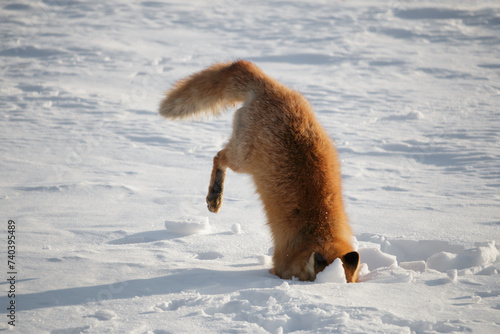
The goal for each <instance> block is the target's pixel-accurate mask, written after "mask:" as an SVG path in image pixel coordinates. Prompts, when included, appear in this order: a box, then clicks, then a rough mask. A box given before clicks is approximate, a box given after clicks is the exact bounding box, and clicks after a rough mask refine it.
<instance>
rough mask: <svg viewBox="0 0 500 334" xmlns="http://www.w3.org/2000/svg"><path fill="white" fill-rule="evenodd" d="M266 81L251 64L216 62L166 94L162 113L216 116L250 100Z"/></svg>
mask: <svg viewBox="0 0 500 334" xmlns="http://www.w3.org/2000/svg"><path fill="white" fill-rule="evenodd" d="M266 79H267V77H266V75H265V74H264V73H263V72H262V71H261V70H260V69H259V68H258V67H257V66H255V65H254V64H253V63H251V62H249V61H244V60H238V61H235V62H228V63H217V64H214V65H212V66H210V67H208V68H206V69H205V70H203V71H201V72H198V73H195V74H193V75H191V76H189V77H187V78H185V79H182V80H179V81H178V82H177V83H176V84H175V86H174V88H172V89H171V90H170V91H168V92H167V93H166V96H165V98H164V99H163V101H162V102H161V104H160V110H159V112H160V115H162V116H163V117H165V118H168V119H185V118H191V117H195V116H198V115H199V114H208V115H217V114H219V113H221V112H222V111H223V110H224V109H226V108H227V107H230V106H234V105H235V104H236V103H238V102H244V101H245V100H247V98H248V97H249V94H250V93H251V92H254V91H255V90H257V89H258V87H259V84H261V83H263V82H265V81H266ZM267 80H268V79H267Z"/></svg>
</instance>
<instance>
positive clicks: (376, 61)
mask: <svg viewBox="0 0 500 334" xmlns="http://www.w3.org/2000/svg"><path fill="white" fill-rule="evenodd" d="M0 21H1V22H2V23H1V24H0V36H1V40H2V43H0V65H1V66H0V71H1V75H0V82H1V84H0V110H1V113H0V141H1V145H0V157H1V159H0V171H1V178H0V222H2V224H3V226H4V228H2V229H0V230H1V231H2V232H1V233H2V236H1V237H0V240H1V241H0V245H1V246H0V248H1V249H3V250H2V254H5V255H4V260H5V261H3V263H4V264H3V265H2V266H1V267H2V271H3V274H4V277H6V276H7V272H8V268H7V261H6V257H7V223H8V221H9V220H13V221H15V224H16V270H17V274H16V282H15V289H16V297H15V302H16V313H15V314H16V322H15V324H16V326H15V327H12V326H10V325H9V324H8V322H7V321H8V320H9V318H8V317H7V316H6V315H8V312H9V310H7V307H8V305H9V303H10V301H11V298H9V297H8V294H7V291H8V290H9V288H10V283H9V282H6V281H4V282H3V283H1V284H2V286H3V288H2V290H3V291H4V292H2V293H1V294H0V306H1V307H0V309H1V310H2V311H1V314H0V316H1V318H0V330H8V329H10V330H12V331H13V332H17V333H51V334H62V333H64V334H68V333H155V334H160V333H186V332H191V333H200V332H203V333H220V332H228V333H268V332H270V333H289V332H296V333H305V332H329V333H371V332H383V333H453V332H475V333H499V332H500V317H499V310H500V279H499V277H500V276H499V270H500V259H499V253H498V245H499V242H500V230H499V229H500V192H499V188H500V135H499V134H500V94H499V92H500V60H499V58H498V55H499V54H500V5H499V4H498V2H497V1H489V0H477V1H468V2H456V1H452V0H445V1H439V2H428V1H420V0H419V1H411V2H410V1H383V0H374V1H349V2H341V1H320V0H310V1H293V0H285V1H260V0H257V1H251V2H243V1H227V0H218V1H210V2H208V1H207V2H205V1H189V2H188V1H177V0H172V1H121V0H111V1H105V2H99V1H85V2H84V1H65V0H63V1H55V0H46V1H28V0H20V1H19V0H16V1H10V0H9V1H3V2H2V4H1V5H0ZM238 58H243V59H248V60H251V61H253V62H255V63H256V64H257V65H258V66H260V67H261V68H262V69H263V70H264V71H266V72H267V73H268V74H269V75H271V76H273V77H274V78H276V79H278V80H279V81H281V82H283V83H284V84H286V85H288V86H290V87H292V88H294V89H297V90H299V91H301V92H302V93H303V94H304V95H305V96H306V97H307V98H308V99H309V100H310V102H311V104H312V105H313V107H314V109H315V111H316V112H317V115H318V118H319V120H320V122H321V123H322V124H323V125H324V126H325V128H326V130H327V132H328V133H329V134H330V135H331V137H332V139H334V140H335V141H336V145H337V148H338V151H339V155H340V158H341V163H342V176H343V190H344V198H345V203H346V208H347V212H348V214H349V217H350V221H351V225H352V228H353V230H354V232H355V237H356V240H355V242H356V244H357V246H358V249H359V252H360V254H361V261H362V262H363V265H362V271H361V277H360V283H357V284H346V283H343V281H342V277H341V276H342V275H341V274H342V272H341V270H339V269H340V268H341V267H340V266H341V264H340V261H337V262H335V263H334V264H333V265H331V266H330V267H328V268H327V269H326V270H325V271H324V272H323V273H322V274H320V275H318V280H317V281H316V282H300V281H297V280H291V281H284V280H281V279H279V278H277V277H275V276H273V275H272V274H270V273H269V269H270V268H271V265H272V263H271V255H272V249H270V247H272V241H271V238H270V235H269V230H268V227H267V225H266V224H265V222H266V221H265V215H264V213H263V209H262V205H261V203H260V202H259V199H258V196H257V195H256V194H255V192H254V187H253V185H252V181H251V179H250V177H248V176H246V175H240V174H235V173H232V172H228V175H227V178H226V184H225V194H224V195H225V197H224V205H223V207H222V209H221V211H220V212H219V213H218V214H217V215H215V214H211V213H209V212H208V210H207V209H206V203H205V196H206V191H207V186H208V181H209V177H210V171H211V164H212V158H213V156H214V155H215V154H216V152H217V151H218V150H220V149H221V148H222V147H223V145H224V143H225V142H226V141H227V139H228V138H229V134H230V132H231V117H232V112H231V111H228V112H227V113H226V114H225V115H224V116H222V117H220V118H217V119H203V120H197V121H190V122H169V121H165V120H163V119H161V117H160V116H159V115H158V113H157V108H158V104H159V101H160V100H161V98H162V95H163V92H164V91H165V90H166V89H168V88H169V87H171V85H172V84H173V83H174V82H175V81H176V80H178V79H180V78H183V77H185V76H187V75H189V74H191V73H193V72H194V71H199V70H201V69H202V68H204V67H206V66H208V65H210V64H212V63H214V62H217V61H224V60H227V59H238ZM339 274H340V275H339ZM7 277H8V276H7Z"/></svg>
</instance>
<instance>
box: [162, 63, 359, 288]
mask: <svg viewBox="0 0 500 334" xmlns="http://www.w3.org/2000/svg"><path fill="white" fill-rule="evenodd" d="M238 102H243V105H242V106H241V107H240V108H239V109H238V110H237V111H236V112H235V115H234V121H233V133H232V136H231V139H230V140H229V142H228V143H227V145H226V147H225V148H224V149H223V150H222V151H220V152H218V153H217V155H216V156H215V157H214V164H213V170H212V175H211V179H210V185H209V187H208V195H207V205H208V209H209V210H210V211H211V212H215V213H217V212H218V211H219V209H220V208H221V206H222V199H223V198H222V194H223V188H224V179H225V176H226V170H227V168H230V169H232V170H233V171H235V172H240V173H248V174H250V175H252V177H253V180H254V182H255V185H256V189H257V192H258V193H259V195H260V197H261V199H262V202H263V204H264V208H265V212H266V215H267V219H268V224H269V227H270V229H271V233H272V236H273V241H274V246H275V247H274V257H273V260H274V268H273V269H272V270H271V272H272V273H274V274H276V275H278V276H279V277H281V278H284V279H291V278H292V277H296V278H298V279H300V280H304V281H312V280H314V279H315V278H316V274H317V273H318V272H320V271H322V270H323V269H324V268H325V267H326V266H327V265H329V264H331V263H332V262H333V261H334V260H335V259H336V258H340V259H341V260H342V262H343V266H344V271H345V275H346V279H347V281H348V282H356V280H357V276H358V265H359V254H358V253H357V252H356V251H355V250H354V248H353V246H352V244H351V240H352V232H351V229H350V227H349V224H348V221H347V216H346V214H345V211H344V206H343V203H342V189H341V178H340V165H339V161H338V157H337V152H336V150H335V147H334V145H333V143H332V141H331V140H330V138H329V137H328V135H327V133H326V131H325V130H324V129H323V127H322V126H321V125H320V124H319V122H318V121H317V120H316V117H315V116H314V112H313V110H312V108H311V106H310V104H309V102H308V101H307V100H306V98H304V97H303V96H302V95H301V94H300V93H298V92H296V91H293V90H291V89H289V88H288V87H286V86H284V85H282V84H281V83H279V82H278V81H276V80H274V79H272V78H271V77H269V76H267V75H266V74H265V73H264V72H263V71H262V70H260V69H259V68H258V67H257V66H255V65H254V64H253V63H251V62H248V61H243V60H240V61H236V62H229V63H218V64H215V65H213V66H210V67H209V68H207V69H205V70H203V71H201V72H198V73H195V74H193V75H192V76H190V77H188V78H186V79H184V80H180V81H179V82H178V83H177V84H176V85H175V87H174V88H173V89H172V90H170V91H169V92H167V95H166V97H165V98H164V100H163V101H162V103H161V105H160V114H161V115H163V116H164V117H166V118H169V119H185V118H190V117H194V116H198V115H200V114H204V113H205V114H207V113H208V114H214V115H216V114H219V113H220V112H221V111H222V110H224V109H225V108H226V107H228V106H232V105H234V104H235V103H238Z"/></svg>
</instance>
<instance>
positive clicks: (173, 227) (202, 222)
mask: <svg viewBox="0 0 500 334" xmlns="http://www.w3.org/2000/svg"><path fill="white" fill-rule="evenodd" d="M165 228H166V229H167V231H168V232H171V233H175V234H182V235H191V234H200V233H206V232H208V231H209V229H210V224H209V222H208V217H186V218H180V219H178V220H174V221H170V220H167V221H165Z"/></svg>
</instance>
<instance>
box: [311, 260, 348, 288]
mask: <svg viewBox="0 0 500 334" xmlns="http://www.w3.org/2000/svg"><path fill="white" fill-rule="evenodd" d="M315 282H318V283H327V282H330V283H346V278H345V272H344V267H342V261H341V260H340V259H335V261H333V262H332V263H331V264H330V265H329V266H328V267H326V268H325V270H323V271H322V272H320V273H318V275H317V276H316V280H315Z"/></svg>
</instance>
